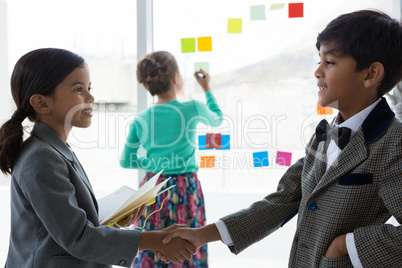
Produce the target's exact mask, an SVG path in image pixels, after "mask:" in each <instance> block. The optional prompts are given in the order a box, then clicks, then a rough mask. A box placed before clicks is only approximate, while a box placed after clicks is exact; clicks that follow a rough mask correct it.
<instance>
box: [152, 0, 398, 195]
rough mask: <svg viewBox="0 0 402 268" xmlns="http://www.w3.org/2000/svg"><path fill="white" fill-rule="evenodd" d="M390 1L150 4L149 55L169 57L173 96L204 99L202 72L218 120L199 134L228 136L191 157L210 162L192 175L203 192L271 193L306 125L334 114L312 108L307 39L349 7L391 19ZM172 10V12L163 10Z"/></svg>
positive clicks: (297, 153) (311, 47) (299, 151)
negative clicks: (177, 84) (201, 70)
mask: <svg viewBox="0 0 402 268" xmlns="http://www.w3.org/2000/svg"><path fill="white" fill-rule="evenodd" d="M398 2H399V1H392V0H369V1H367V0H364V1H363V0H361V1H347V0H341V1H329V0H307V1H261V0H249V1H244V0H220V1H214V0H205V1H195V0H175V1H173V3H174V4H172V2H171V1H165V0H154V16H153V17H154V49H155V50H167V51H170V52H171V53H173V54H174V56H175V57H176V59H177V60H178V63H179V66H180V71H181V73H182V75H183V77H184V80H185V83H184V84H185V85H184V94H183V95H181V96H180V99H181V100H190V99H199V100H203V101H205V98H204V96H203V93H202V90H201V88H200V87H199V86H198V85H197V83H196V81H195V79H194V78H193V73H194V71H195V68H196V66H207V68H208V69H209V73H210V75H211V77H212V80H211V81H212V82H211V85H212V91H213V93H214V94H215V97H216V98H217V100H218V103H219V104H220V107H221V108H222V110H223V112H224V114H225V120H224V123H223V124H222V126H220V127H218V128H215V129H208V128H203V129H200V130H199V135H205V134H206V133H208V132H212V133H221V134H222V135H230V150H198V151H197V159H198V161H199V163H201V162H202V158H203V157H204V156H215V165H214V167H213V168H204V169H200V171H199V177H200V179H201V181H202V183H203V186H204V187H206V188H207V189H211V190H214V189H222V188H223V189H226V190H233V191H247V190H250V189H252V190H263V191H266V192H267V193H268V192H271V191H273V190H275V189H276V185H277V182H278V180H279V178H280V177H281V175H282V174H283V173H284V172H285V171H286V169H287V165H288V164H289V163H286V161H289V160H290V163H294V162H295V161H297V159H299V158H300V157H302V156H303V155H304V146H305V145H306V143H307V142H308V141H309V139H310V137H311V135H312V134H313V132H314V130H315V126H316V124H317V123H318V122H319V121H320V120H321V119H323V118H332V117H334V116H335V115H336V113H337V112H336V111H335V110H333V111H332V112H323V113H324V114H318V112H317V102H316V101H317V91H318V88H317V86H316V79H315V77H314V74H313V73H314V70H315V68H316V67H317V66H318V65H317V62H318V61H319V58H318V52H317V50H316V48H315V40H316V37H317V34H318V33H319V32H320V31H321V30H323V29H324V27H325V26H326V24H327V23H328V22H329V21H330V20H332V19H333V18H335V17H337V16H338V15H340V14H342V13H346V12H351V11H355V10H358V9H366V8H375V9H379V10H382V11H384V12H386V13H388V14H390V15H392V16H393V17H396V18H398V17H399V16H400V14H399V13H400V11H399V8H397V7H399V3H398ZM172 8H173V9H174V10H175V13H174V15H172V12H167V10H169V9H172ZM236 23H237V24H236ZM191 40H193V44H192V43H191ZM186 42H190V43H186ZM258 153H262V155H264V154H266V157H265V158H266V160H268V161H266V162H264V163H265V164H263V165H262V167H255V163H254V162H255V161H256V160H261V158H256V156H258ZM254 154H255V155H254ZM282 156H285V158H282ZM287 156H289V157H291V158H290V159H289V158H286V157H287ZM281 160H284V161H281Z"/></svg>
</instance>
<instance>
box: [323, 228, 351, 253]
mask: <svg viewBox="0 0 402 268" xmlns="http://www.w3.org/2000/svg"><path fill="white" fill-rule="evenodd" d="M346 255H348V249H347V248H346V234H343V235H340V236H338V237H336V238H335V239H334V240H333V241H332V243H331V245H329V247H328V249H327V252H326V253H325V258H339V257H342V256H346Z"/></svg>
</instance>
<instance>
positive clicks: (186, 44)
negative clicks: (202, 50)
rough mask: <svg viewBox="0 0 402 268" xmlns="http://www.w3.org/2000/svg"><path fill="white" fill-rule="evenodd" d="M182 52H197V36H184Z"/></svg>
mask: <svg viewBox="0 0 402 268" xmlns="http://www.w3.org/2000/svg"><path fill="white" fill-rule="evenodd" d="M181 52H182V53H189V52H195V38H182V39H181Z"/></svg>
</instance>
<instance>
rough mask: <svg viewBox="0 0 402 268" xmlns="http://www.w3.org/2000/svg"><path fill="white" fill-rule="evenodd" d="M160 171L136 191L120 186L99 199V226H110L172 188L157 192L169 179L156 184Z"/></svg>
mask: <svg viewBox="0 0 402 268" xmlns="http://www.w3.org/2000/svg"><path fill="white" fill-rule="evenodd" d="M162 171H163V170H161V171H159V172H158V173H157V174H155V176H153V177H152V178H151V179H150V180H148V181H147V182H146V183H145V184H144V185H143V186H141V187H140V188H139V189H138V190H137V191H136V190H134V189H132V188H130V187H128V186H122V187H120V188H119V189H117V190H116V191H114V192H112V193H111V194H108V195H107V196H105V197H102V198H101V199H99V200H98V206H99V221H100V223H101V225H109V226H110V225H113V224H114V223H116V222H119V221H120V220H122V219H124V218H125V217H127V216H128V215H130V214H131V213H133V211H134V210H135V209H136V208H139V207H140V206H142V205H143V204H146V203H148V205H151V204H153V203H154V202H155V198H156V197H157V196H159V195H160V194H162V193H164V192H166V191H168V190H169V189H171V188H173V187H174V186H175V185H172V186H170V187H169V188H167V189H165V190H163V191H161V192H159V191H160V189H161V188H162V187H163V186H164V185H165V184H166V183H167V182H168V180H169V179H170V178H168V179H166V180H164V181H163V182H161V183H159V184H156V182H157V180H158V178H159V176H160V175H161V174H162Z"/></svg>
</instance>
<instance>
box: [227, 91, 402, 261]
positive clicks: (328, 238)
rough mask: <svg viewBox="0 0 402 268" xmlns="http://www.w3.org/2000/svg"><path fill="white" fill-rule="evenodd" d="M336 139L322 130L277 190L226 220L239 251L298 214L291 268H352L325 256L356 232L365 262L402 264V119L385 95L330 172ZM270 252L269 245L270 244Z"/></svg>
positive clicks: (356, 239)
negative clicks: (394, 223) (328, 153)
mask: <svg viewBox="0 0 402 268" xmlns="http://www.w3.org/2000/svg"><path fill="white" fill-rule="evenodd" d="M328 144H329V141H321V142H318V141H317V140H316V138H315V135H314V136H313V137H312V139H311V140H310V142H309V144H308V145H307V146H306V155H305V157H304V158H302V159H300V160H298V161H297V162H296V163H295V164H294V165H292V166H291V167H290V168H289V169H288V170H287V172H286V173H285V174H284V175H283V177H282V179H281V180H280V182H279V185H278V188H277V191H276V192H275V193H272V194H270V195H268V196H266V197H265V198H264V199H263V200H261V201H258V202H255V203H254V204H252V205H251V206H250V207H249V208H246V209H243V210H240V211H238V212H236V213H233V214H231V215H229V216H226V217H224V218H222V220H223V221H224V222H225V224H226V226H227V227H228V231H229V234H230V236H231V238H232V240H233V242H234V245H233V246H232V247H230V249H231V251H232V252H233V253H235V254H238V253H239V252H241V251H242V250H244V249H245V248H247V247H248V246H249V245H251V244H253V243H255V242H257V241H259V240H261V239H262V238H264V237H266V236H267V235H269V234H270V233H271V232H273V231H275V230H276V229H278V228H279V227H281V226H283V225H284V224H285V223H286V222H287V221H288V220H289V219H291V218H292V217H293V216H294V215H296V214H297V213H298V220H297V229H296V233H295V236H294V240H293V244H292V249H291V253H290V259H289V267H303V268H305V267H308V268H310V267H352V264H351V262H350V260H349V257H348V256H345V257H341V258H335V259H327V258H325V257H324V254H325V252H326V251H327V249H328V247H329V245H330V244H331V242H332V241H333V239H334V238H335V237H337V236H339V235H342V234H346V233H349V232H353V233H354V237H355V243H356V247H357V252H358V255H359V258H360V260H361V262H362V264H363V267H402V227H401V226H399V227H394V226H392V225H389V224H385V222H386V221H387V220H388V219H389V218H390V217H391V216H394V217H395V218H396V219H397V221H398V222H399V223H402V123H401V121H399V120H398V119H395V118H394V113H393V112H392V111H391V109H390V108H389V106H388V104H387V102H386V100H385V99H384V98H383V99H382V100H381V101H380V102H379V103H378V104H377V106H376V107H375V108H374V109H373V110H372V112H371V113H370V114H369V115H368V117H367V118H366V120H365V121H364V122H363V124H362V125H361V126H360V128H359V130H358V131H357V132H356V134H355V135H354V136H353V137H352V138H351V140H350V142H349V143H348V145H347V146H346V147H345V148H344V149H343V151H342V152H341V154H340V155H339V157H338V159H337V162H335V163H334V164H333V165H332V166H331V167H330V168H329V169H328V171H326V161H325V160H326V156H325V155H326V150H327V148H328ZM267 250H269V249H267Z"/></svg>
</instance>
